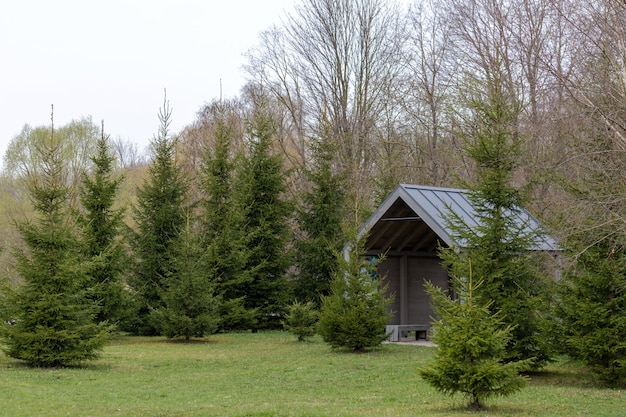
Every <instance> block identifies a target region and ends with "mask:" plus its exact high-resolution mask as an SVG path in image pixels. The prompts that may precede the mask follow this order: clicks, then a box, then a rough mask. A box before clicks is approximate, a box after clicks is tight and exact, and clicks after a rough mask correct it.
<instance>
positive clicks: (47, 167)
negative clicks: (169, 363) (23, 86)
mask: <svg viewBox="0 0 626 417" xmlns="http://www.w3.org/2000/svg"><path fill="white" fill-rule="evenodd" d="M38 152H39V156H40V157H41V162H40V169H38V170H37V173H36V174H35V176H34V177H31V178H29V184H28V185H29V192H30V197H31V200H32V203H33V206H34V209H35V213H36V215H37V217H36V219H34V220H30V221H26V222H24V223H21V224H19V225H18V228H19V231H20V233H21V235H22V238H23V240H24V244H25V246H26V249H25V250H22V249H18V250H16V254H15V256H16V260H17V272H18V273H19V275H20V276H21V278H22V280H23V284H22V285H21V286H19V287H18V288H17V289H15V291H14V292H12V293H10V294H9V297H8V300H7V301H8V303H7V304H8V307H9V311H8V313H9V317H11V322H10V323H11V324H7V323H5V322H3V323H2V324H1V325H0V329H1V335H2V336H3V339H4V348H5V352H6V353H7V355H9V356H11V357H13V358H17V359H21V360H24V361H26V363H28V364H29V365H32V366H42V367H55V366H64V365H75V364H78V363H80V362H82V361H85V360H89V359H95V358H97V356H98V353H99V351H100V349H101V348H102V346H103V345H104V343H105V341H106V339H107V336H108V331H109V328H108V327H107V326H105V325H103V324H96V323H94V322H93V317H94V314H95V312H96V309H95V308H94V307H95V306H94V305H93V303H91V302H90V301H89V300H88V299H87V298H86V297H85V292H84V288H85V283H86V282H87V281H88V279H89V277H88V271H89V265H88V264H87V262H86V261H85V260H84V259H82V258H81V256H80V245H79V244H78V242H77V236H76V233H75V232H76V221H75V220H76V219H75V217H74V216H73V215H71V210H70V208H69V207H68V201H69V187H68V181H67V171H66V168H67V167H66V166H65V165H64V163H63V148H62V145H61V143H60V142H59V141H57V140H56V139H55V138H54V129H52V134H51V135H50V138H49V140H48V141H45V142H44V143H42V144H41V145H40V147H38Z"/></svg>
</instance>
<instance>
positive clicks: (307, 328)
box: [283, 301, 318, 342]
mask: <svg viewBox="0 0 626 417" xmlns="http://www.w3.org/2000/svg"><path fill="white" fill-rule="evenodd" d="M317 317H318V311H317V309H316V306H315V304H314V303H313V302H312V301H307V302H306V303H301V302H299V301H296V302H295V303H293V304H292V305H290V306H289V309H288V312H287V317H286V320H285V321H284V323H283V326H284V327H285V329H286V330H287V331H288V332H291V333H292V334H294V335H295V336H297V337H298V341H299V342H304V341H305V340H306V339H307V338H309V337H311V336H313V335H314V334H315V327H316V324H317Z"/></svg>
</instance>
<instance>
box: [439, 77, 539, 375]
mask: <svg viewBox="0 0 626 417" xmlns="http://www.w3.org/2000/svg"><path fill="white" fill-rule="evenodd" d="M470 108H471V109H472V112H473V113H472V114H473V117H474V118H473V129H472V130H471V131H470V132H468V137H467V138H466V139H467V141H466V150H467V152H468V153H469V154H470V156H471V157H472V158H473V160H474V161H475V163H476V166H477V174H478V179H477V181H476V183H475V184H473V185H470V186H469V188H470V193H469V199H470V201H471V202H472V203H473V205H474V207H475V208H476V221H477V223H478V225H477V226H475V227H473V226H470V225H468V224H466V223H465V222H464V220H463V218H462V217H461V216H459V215H454V214H451V215H450V216H449V219H448V220H449V223H450V225H451V228H452V230H453V233H454V235H455V236H454V237H455V240H456V241H457V242H459V244H460V245H461V246H462V248H461V250H458V249H457V248H447V249H442V250H441V252H440V255H441V257H442V259H443V260H444V265H445V266H446V267H447V268H448V270H449V272H450V275H451V276H458V277H467V276H468V273H469V271H468V265H469V260H470V259H471V260H472V264H473V266H474V271H475V273H476V275H478V276H480V277H481V278H482V279H483V280H484V284H483V285H482V286H481V288H480V290H477V291H476V293H475V294H474V297H475V299H476V300H478V302H479V303H480V304H483V305H485V304H487V303H489V302H490V303H491V304H490V307H489V308H490V311H491V312H492V313H494V314H495V313H498V314H501V315H502V318H503V321H504V324H505V325H506V326H510V327H511V328H512V329H513V330H512V332H513V333H512V338H511V340H510V342H509V344H508V345H507V358H508V359H510V360H523V359H528V358H534V359H535V367H541V366H542V365H543V364H545V362H546V360H547V359H548V357H549V350H548V347H547V346H548V344H547V343H545V340H544V338H543V337H542V335H541V329H542V328H543V325H542V323H541V319H540V314H539V310H540V308H541V307H542V306H544V305H546V304H547V302H546V300H545V297H547V290H546V278H545V277H543V276H542V275H541V274H540V273H539V271H540V269H539V265H541V259H539V257H538V256H539V255H538V254H534V253H532V251H531V249H532V247H533V244H535V242H537V241H538V239H537V238H538V236H537V235H536V233H535V232H529V231H528V230H527V228H526V225H524V224H518V222H517V221H516V218H517V217H518V214H519V210H520V209H519V207H521V206H523V203H524V199H523V194H522V192H521V191H520V190H519V189H517V188H515V187H514V186H513V185H512V179H513V174H514V172H515V168H516V166H517V162H518V160H519V154H520V151H519V139H518V138H516V133H515V118H516V114H517V111H516V108H515V104H514V102H511V100H510V98H509V97H508V96H507V94H506V93H505V92H504V91H503V90H502V88H501V86H500V84H498V83H495V85H492V86H490V87H489V88H488V89H487V93H486V95H484V96H483V95H480V94H478V93H477V94H476V96H475V97H474V98H473V100H472V101H471V103H470Z"/></svg>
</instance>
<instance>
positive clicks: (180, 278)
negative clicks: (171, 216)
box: [152, 210, 219, 340]
mask: <svg viewBox="0 0 626 417" xmlns="http://www.w3.org/2000/svg"><path fill="white" fill-rule="evenodd" d="M190 217H191V213H189V210H187V213H186V214H185V218H186V224H185V228H184V229H183V230H182V232H181V233H180V236H179V237H178V240H177V241H176V242H175V244H174V246H173V248H172V251H173V263H174V266H173V268H172V272H170V274H169V276H167V280H166V281H165V282H164V284H163V290H162V291H161V299H162V301H163V306H162V307H160V308H158V309H155V310H152V321H153V322H154V323H155V325H156V327H157V329H158V330H159V331H160V333H161V334H163V335H165V336H167V337H169V338H177V337H182V338H185V340H189V339H191V338H192V337H203V336H205V335H207V334H211V333H214V332H215V331H216V330H217V323H218V321H219V316H218V309H217V307H218V305H217V303H218V300H217V299H216V297H215V296H214V285H213V283H212V282H211V280H209V279H207V275H209V276H210V275H212V271H206V269H205V266H204V265H203V262H202V258H203V257H202V255H203V248H202V246H201V244H200V239H199V237H198V235H199V233H198V231H197V230H194V227H193V223H192V222H191V219H190ZM207 272H208V274H207Z"/></svg>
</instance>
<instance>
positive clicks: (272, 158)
mask: <svg viewBox="0 0 626 417" xmlns="http://www.w3.org/2000/svg"><path fill="white" fill-rule="evenodd" d="M249 134H250V138H251V140H250V143H249V146H250V155H249V156H248V157H247V158H244V159H243V161H242V166H241V169H240V171H239V172H238V175H237V181H236V190H235V197H234V198H235V200H234V201H235V206H237V207H240V208H241V209H242V210H243V218H242V220H243V223H242V224H241V225H240V227H241V231H242V232H243V236H244V239H245V240H244V242H245V247H246V254H245V259H246V264H245V266H244V271H245V273H246V274H249V276H248V277H246V282H245V283H243V285H242V286H241V287H240V289H241V290H243V291H242V293H241V294H240V296H245V297H246V298H245V303H244V304H245V306H246V309H248V310H250V311H252V310H256V312H257V315H256V317H257V319H258V324H257V325H256V329H267V328H280V322H281V318H282V316H283V314H284V310H285V305H286V301H287V300H288V299H289V298H288V297H289V293H288V291H287V288H288V287H287V280H286V277H285V273H286V270H287V267H288V266H289V257H288V254H287V253H286V252H287V242H288V241H289V232H290V230H289V224H288V221H289V216H290V214H291V204H290V203H289V202H288V201H286V200H285V199H284V198H285V195H284V194H285V191H286V182H285V172H284V169H283V161H282V159H281V157H280V156H278V155H275V154H273V152H272V145H273V143H272V141H273V139H274V137H275V135H276V127H275V122H274V120H273V119H272V118H271V116H270V115H269V114H267V112H266V111H265V109H264V108H263V107H262V105H261V107H260V108H259V109H257V111H256V114H255V115H254V120H252V121H251V125H250V130H249Z"/></svg>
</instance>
